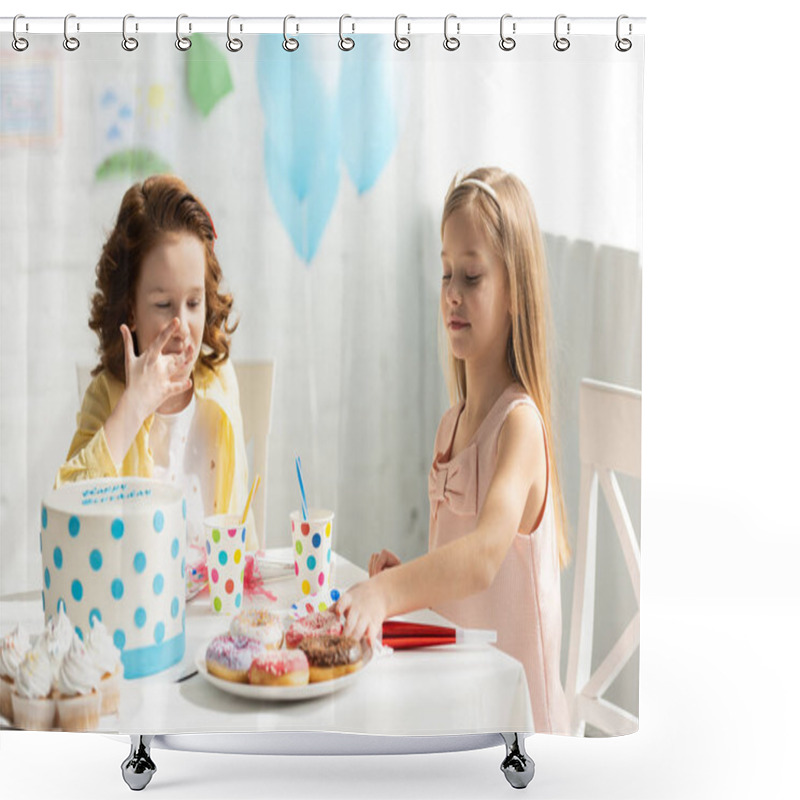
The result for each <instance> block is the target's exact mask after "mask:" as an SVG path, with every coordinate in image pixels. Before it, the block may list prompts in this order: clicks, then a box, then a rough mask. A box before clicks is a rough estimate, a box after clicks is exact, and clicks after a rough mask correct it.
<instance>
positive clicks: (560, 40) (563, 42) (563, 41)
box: [553, 14, 570, 53]
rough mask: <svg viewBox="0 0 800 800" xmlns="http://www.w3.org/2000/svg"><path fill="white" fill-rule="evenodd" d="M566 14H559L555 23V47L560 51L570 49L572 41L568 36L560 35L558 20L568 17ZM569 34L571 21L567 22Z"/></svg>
mask: <svg viewBox="0 0 800 800" xmlns="http://www.w3.org/2000/svg"><path fill="white" fill-rule="evenodd" d="M566 18H567V15H566V14H559V15H558V16H557V17H556V20H555V22H554V23H553V35H554V36H555V39H556V40H555V41H554V42H553V47H555V49H556V50H558V52H559V53H563V52H564V51H565V50H569V45H570V41H569V39H567V38H566V36H559V35H558V21H559V20H560V19H566ZM567 36H569V22H568V23H567Z"/></svg>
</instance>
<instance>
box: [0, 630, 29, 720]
mask: <svg viewBox="0 0 800 800" xmlns="http://www.w3.org/2000/svg"><path fill="white" fill-rule="evenodd" d="M28 642H29V636H28V632H27V631H26V630H25V629H24V628H23V627H22V625H17V627H16V628H14V630H13V631H11V633H9V634H8V635H7V636H4V637H3V640H2V641H0V716H3V717H5V718H6V719H7V720H8V721H9V722H13V721H14V707H13V704H12V702H11V692H12V691H13V690H14V683H15V682H16V680H17V671H18V670H19V665H20V664H21V663H22V657H23V655H25V651H26V650H27V649H28Z"/></svg>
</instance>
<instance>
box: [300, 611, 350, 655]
mask: <svg viewBox="0 0 800 800" xmlns="http://www.w3.org/2000/svg"><path fill="white" fill-rule="evenodd" d="M343 630H344V628H343V627H342V623H341V622H340V621H339V617H338V615H336V614H334V612H333V611H315V612H314V613H313V614H309V615H308V616H307V617H303V619H298V620H297V621H296V622H293V623H292V624H291V625H290V626H289V630H288V631H286V646H287V647H297V646H298V645H299V644H300V642H302V641H303V639H306V638H309V637H316V636H341V635H342V632H343Z"/></svg>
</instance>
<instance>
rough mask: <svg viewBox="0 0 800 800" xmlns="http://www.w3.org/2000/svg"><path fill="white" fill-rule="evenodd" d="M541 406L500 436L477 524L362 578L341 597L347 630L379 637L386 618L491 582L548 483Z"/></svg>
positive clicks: (513, 416)
mask: <svg viewBox="0 0 800 800" xmlns="http://www.w3.org/2000/svg"><path fill="white" fill-rule="evenodd" d="M546 458H547V456H546V451H545V446H544V435H543V431H542V425H541V423H540V421H539V417H538V415H537V414H536V411H535V410H534V409H532V408H530V407H529V406H525V405H520V406H517V407H516V408H514V409H512V411H511V412H510V413H509V415H508V417H507V418H506V420H505V423H504V424H503V427H502V429H501V431H500V436H499V439H498V449H497V467H496V469H495V474H494V477H493V478H492V482H491V484H490V486H489V489H488V491H487V494H486V499H485V501H484V504H483V508H482V509H481V512H480V514H479V516H478V521H477V525H476V527H475V529H474V530H473V531H472V532H471V533H469V534H467V535H466V536H463V537H461V538H459V539H457V540H456V541H454V542H450V543H449V544H447V545H445V546H444V547H439V548H437V549H436V550H434V551H432V552H430V553H428V554H427V555H424V556H421V557H419V558H416V559H414V560H413V561H410V562H408V563H406V564H402V565H400V566H397V567H394V568H393V569H388V570H384V571H383V572H381V573H379V574H378V575H375V576H374V577H372V578H370V580H368V581H365V582H363V583H360V584H357V585H356V586H354V587H353V588H352V589H350V590H349V591H348V592H346V593H345V594H344V595H343V597H342V598H341V599H340V600H339V602H338V603H337V610H338V611H339V612H340V613H343V614H345V615H346V617H347V622H346V625H345V633H346V634H347V635H350V636H354V637H355V638H357V639H360V638H361V637H362V636H364V635H366V636H367V638H368V639H370V641H374V639H375V638H376V636H377V634H378V632H379V631H380V629H381V625H382V623H383V620H384V619H386V618H387V617H391V616H394V615H396V614H404V613H407V612H409V611H413V610H416V609H418V608H426V607H428V606H436V605H438V604H440V603H442V602H445V601H450V600H456V599H459V598H462V597H466V596H468V595H471V594H475V593H476V592H480V591H482V590H484V589H487V588H488V587H489V586H491V584H492V582H493V581H494V579H495V576H496V575H497V573H498V571H499V569H500V566H501V565H502V563H503V560H504V559H505V557H506V554H507V553H508V550H509V548H510V547H511V544H512V542H513V541H514V536H515V535H516V533H517V531H518V528H519V524H520V520H521V519H522V514H523V512H524V510H525V504H526V501H527V498H528V493H529V491H530V489H531V487H532V486H533V484H534V483H535V482H540V483H541V485H542V487H544V484H545V481H546V476H547V461H546Z"/></svg>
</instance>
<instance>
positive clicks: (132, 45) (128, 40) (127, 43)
mask: <svg viewBox="0 0 800 800" xmlns="http://www.w3.org/2000/svg"><path fill="white" fill-rule="evenodd" d="M129 19H134V16H133V14H126V15H125V16H124V17H123V18H122V49H123V50H127V51H128V52H129V53H131V52H133V51H134V50H135V49H136V48H137V47H138V46H139V40H138V39H135V38H134V37H133V36H128V31H127V26H128V20H129ZM136 30H139V26H138V25H137V26H136Z"/></svg>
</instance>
